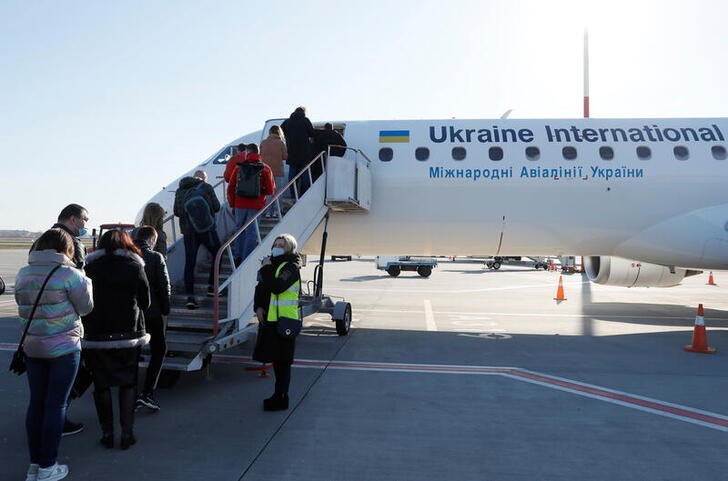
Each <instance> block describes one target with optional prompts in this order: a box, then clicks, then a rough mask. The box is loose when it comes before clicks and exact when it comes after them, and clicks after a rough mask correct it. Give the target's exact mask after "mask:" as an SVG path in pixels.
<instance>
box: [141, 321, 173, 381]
mask: <svg viewBox="0 0 728 481" xmlns="http://www.w3.org/2000/svg"><path fill="white" fill-rule="evenodd" d="M145 321H146V329H147V332H148V333H149V335H150V336H151V337H152V338H151V340H150V341H149V349H150V351H151V356H150V358H149V366H148V367H147V373H146V375H145V376H144V390H143V391H142V394H145V395H152V394H154V390H155V389H157V382H158V381H159V374H160V373H161V372H162V363H163V362H164V356H166V355H167V340H166V335H167V321H166V320H165V319H164V317H149V318H147V319H145Z"/></svg>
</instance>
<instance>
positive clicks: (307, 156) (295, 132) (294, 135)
mask: <svg viewBox="0 0 728 481" xmlns="http://www.w3.org/2000/svg"><path fill="white" fill-rule="evenodd" d="M281 129H283V134H284V135H285V137H286V147H287V148H288V159H287V160H286V163H287V164H288V165H295V166H297V167H305V166H306V164H308V163H309V162H310V161H311V159H313V155H312V154H313V149H312V148H311V139H313V138H314V137H315V136H316V131H315V130H314V129H313V125H312V124H311V121H310V120H309V119H308V117H306V114H305V113H303V112H302V111H300V110H296V111H295V112H293V113H292V114H291V116H290V117H289V118H287V119H286V120H284V121H283V123H282V124H281Z"/></svg>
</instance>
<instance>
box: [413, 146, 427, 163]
mask: <svg viewBox="0 0 728 481" xmlns="http://www.w3.org/2000/svg"><path fill="white" fill-rule="evenodd" d="M429 158H430V149H428V148H427V147H417V148H416V149H415V159H417V160H419V161H420V162H424V161H425V160H427V159H429Z"/></svg>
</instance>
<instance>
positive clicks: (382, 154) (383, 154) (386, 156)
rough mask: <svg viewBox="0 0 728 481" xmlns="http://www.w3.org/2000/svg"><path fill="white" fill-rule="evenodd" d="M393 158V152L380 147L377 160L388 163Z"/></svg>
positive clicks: (387, 148)
mask: <svg viewBox="0 0 728 481" xmlns="http://www.w3.org/2000/svg"><path fill="white" fill-rule="evenodd" d="M393 157H394V151H393V150H392V149H391V148H389V147H382V148H381V149H379V160H381V161H382V162H389V161H391V160H392V158H393Z"/></svg>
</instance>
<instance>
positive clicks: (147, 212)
mask: <svg viewBox="0 0 728 481" xmlns="http://www.w3.org/2000/svg"><path fill="white" fill-rule="evenodd" d="M165 214H166V212H165V211H164V207H162V206H161V205H159V204H157V203H156V202H150V203H148V204H147V205H146V206H144V212H143V213H142V220H141V221H140V222H139V225H140V226H143V225H150V226H152V227H154V230H155V232H156V233H157V240H156V243H155V244H154V245H153V246H152V247H153V248H154V250H155V251H156V252H159V253H160V254H162V256H164V258H165V259H167V233H166V232H164V216H165ZM134 237H135V238H136V229H135V231H134Z"/></svg>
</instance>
